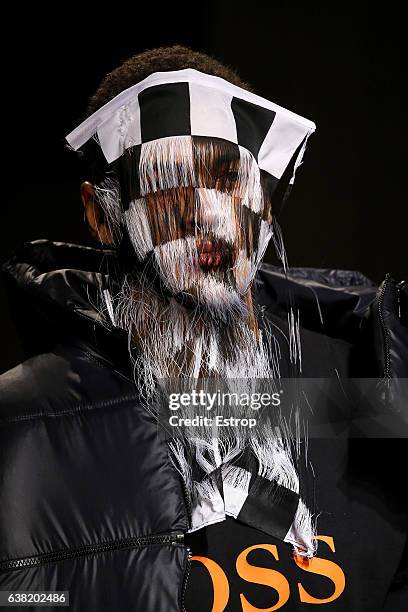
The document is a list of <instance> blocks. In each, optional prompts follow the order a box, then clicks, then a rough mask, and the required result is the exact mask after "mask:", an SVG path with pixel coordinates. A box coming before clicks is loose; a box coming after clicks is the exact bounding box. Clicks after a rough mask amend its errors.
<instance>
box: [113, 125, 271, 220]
mask: <svg viewBox="0 0 408 612" xmlns="http://www.w3.org/2000/svg"><path fill="white" fill-rule="evenodd" d="M116 169H117V171H118V176H119V182H120V185H121V192H122V203H123V204H124V206H125V208H126V205H128V204H129V203H130V202H131V201H132V200H134V199H136V198H140V197H144V196H145V195H147V194H152V193H156V192H159V191H164V190H168V189H175V188H177V187H197V188H203V187H204V188H207V189H217V190H218V191H220V192H228V193H230V194H231V195H232V192H233V191H234V195H235V196H236V197H239V195H240V194H239V190H240V189H241V190H242V188H245V190H248V188H250V186H252V187H255V184H259V182H260V171H259V168H258V165H257V163H256V161H255V159H254V157H253V156H252V154H251V153H250V152H249V151H248V150H246V149H244V148H243V147H240V146H239V145H237V144H234V143H232V142H229V141H226V140H223V139H219V138H209V137H203V136H178V137H169V138H161V139H158V140H155V141H151V142H147V143H143V144H142V145H141V146H140V147H135V148H129V149H127V150H126V152H125V154H124V155H123V156H122V157H121V158H120V160H118V166H117V168H116Z"/></svg>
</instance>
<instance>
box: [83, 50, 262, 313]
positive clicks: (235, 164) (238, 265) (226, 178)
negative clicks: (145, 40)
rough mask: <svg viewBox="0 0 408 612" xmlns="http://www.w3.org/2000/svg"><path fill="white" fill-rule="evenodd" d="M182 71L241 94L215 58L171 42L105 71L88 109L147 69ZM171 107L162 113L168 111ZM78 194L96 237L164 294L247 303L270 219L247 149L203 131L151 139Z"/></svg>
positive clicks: (224, 307) (221, 305)
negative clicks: (130, 255)
mask: <svg viewBox="0 0 408 612" xmlns="http://www.w3.org/2000/svg"><path fill="white" fill-rule="evenodd" d="M185 68H193V69H196V70H199V71H200V72H204V73H206V74H210V75H213V76H218V77H220V78H223V79H224V80H226V81H228V82H230V83H232V84H234V85H237V86H238V87H241V88H245V89H247V90H249V91H250V87H249V85H247V84H246V83H244V82H243V81H242V80H241V79H240V78H239V77H238V75H237V74H236V73H235V72H234V71H232V70H231V69H229V68H227V67H225V66H224V65H222V64H221V63H220V62H218V61H216V60H214V59H213V58H211V57H209V56H207V55H205V54H203V53H198V52H194V51H191V50H190V49H187V48H185V47H180V46H174V47H168V48H160V49H153V50H150V51H146V52H144V53H141V54H139V55H136V56H134V57H132V58H130V59H129V60H127V61H126V62H125V63H124V64H122V65H121V66H119V67H118V68H117V69H116V70H114V71H113V72H112V73H110V74H109V75H108V76H107V77H106V78H105V79H104V80H103V82H102V83H101V85H100V87H99V88H98V90H97V91H96V93H95V95H94V96H93V97H92V98H91V101H90V103H89V107H88V113H89V114H92V113H93V112H95V111H96V110H97V109H98V108H100V107H101V106H103V105H104V104H106V103H107V102H109V100H111V99H113V98H114V97H115V96H117V95H118V94H119V93H120V92H122V91H123V90H125V89H127V88H128V87H131V86H132V85H134V84H136V83H138V82H140V81H141V80H143V79H144V78H146V77H147V76H149V75H151V74H153V73H155V72H166V71H173V70H182V69H185ZM171 104H172V101H171V100H169V109H168V111H167V112H172V110H174V112H177V110H176V109H172V108H171ZM163 112H164V114H165V113H166V109H164V110H163ZM136 175H137V176H136ZM135 185H137V187H135ZM81 195H82V201H83V204H84V207H85V212H86V219H87V221H88V224H89V227H90V229H91V231H92V233H93V234H94V235H95V236H96V237H97V239H98V240H100V241H101V242H102V243H105V244H109V245H115V244H116V245H118V244H119V243H121V242H122V241H123V240H124V239H126V240H128V241H129V243H130V245H131V247H132V249H133V252H134V257H135V269H136V268H137V269H138V270H140V269H141V268H143V269H144V270H145V271H146V270H149V274H150V276H151V277H152V276H155V277H156V281H157V282H158V283H159V284H160V286H161V287H162V288H163V289H164V290H165V292H166V293H167V294H168V295H171V296H173V297H175V299H177V300H178V301H179V302H181V303H183V304H184V305H185V306H187V307H192V308H194V307H197V306H200V307H203V308H207V309H208V310H209V311H210V312H215V311H218V312H225V313H228V312H231V311H234V312H244V311H245V310H246V296H247V294H248V291H249V289H250V286H251V283H252V280H253V278H254V275H255V272H256V269H257V268H258V266H259V264H260V261H261V258H262V255H263V253H264V251H265V248H266V246H267V243H268V240H269V237H270V235H271V221H272V209H271V200H270V197H269V195H268V191H267V186H266V183H265V181H264V180H263V177H262V173H261V172H260V170H259V168H258V166H257V163H256V160H255V158H254V156H253V155H252V154H251V153H250V152H249V151H248V150H247V149H245V148H244V147H241V146H239V145H238V144H235V143H232V142H228V141H226V140H223V139H220V138H212V137H208V136H193V137H190V136H183V135H179V136H172V137H168V138H162V139H160V140H156V139H153V140H152V141H151V142H150V143H148V144H147V146H144V147H143V149H142V151H141V153H140V156H139V157H137V156H136V155H135V152H134V150H133V149H132V148H131V147H130V148H128V149H126V151H125V154H124V156H123V157H122V159H121V160H120V163H116V164H115V165H114V167H113V168H111V169H110V170H109V171H108V173H107V174H106V176H105V177H104V178H103V180H102V181H101V182H99V184H94V183H93V182H92V181H86V182H84V183H83V184H82V187H81Z"/></svg>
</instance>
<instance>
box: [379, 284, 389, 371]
mask: <svg viewBox="0 0 408 612" xmlns="http://www.w3.org/2000/svg"><path fill="white" fill-rule="evenodd" d="M389 280H390V275H389V274H386V276H385V279H384V283H383V286H382V288H381V292H380V297H379V298H378V318H379V320H380V325H381V330H382V335H383V339H384V362H385V370H384V376H385V378H391V367H390V343H389V339H388V329H387V326H386V324H385V320H384V313H383V304H384V296H385V291H386V289H387V283H388V282H389Z"/></svg>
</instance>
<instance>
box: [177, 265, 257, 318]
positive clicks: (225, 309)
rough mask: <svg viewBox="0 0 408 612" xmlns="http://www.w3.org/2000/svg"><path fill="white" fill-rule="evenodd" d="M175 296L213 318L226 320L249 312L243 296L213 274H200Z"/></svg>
mask: <svg viewBox="0 0 408 612" xmlns="http://www.w3.org/2000/svg"><path fill="white" fill-rule="evenodd" d="M175 298H176V300H177V301H178V302H179V303H181V304H183V306H185V307H187V308H189V309H191V310H195V309H199V310H201V311H204V312H205V313H206V314H207V315H208V316H210V317H211V318H212V319H213V318H220V319H223V320H226V319H229V318H231V317H244V316H245V315H246V314H247V308H246V304H245V302H244V299H243V296H242V295H240V293H239V292H238V291H237V290H236V289H235V288H234V287H232V286H230V285H229V284H227V283H226V282H225V281H222V280H219V279H217V278H216V276H215V275H212V274H202V275H200V274H199V275H198V278H197V279H196V282H195V283H194V284H192V285H190V286H188V287H183V288H182V289H181V291H180V292H179V293H178V294H177V295H176V296H175Z"/></svg>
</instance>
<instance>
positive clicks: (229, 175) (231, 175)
mask: <svg viewBox="0 0 408 612" xmlns="http://www.w3.org/2000/svg"><path fill="white" fill-rule="evenodd" d="M224 177H225V179H226V180H227V181H229V182H231V183H235V182H236V181H237V180H238V171H237V170H229V171H228V172H226V173H225V175H224Z"/></svg>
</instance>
